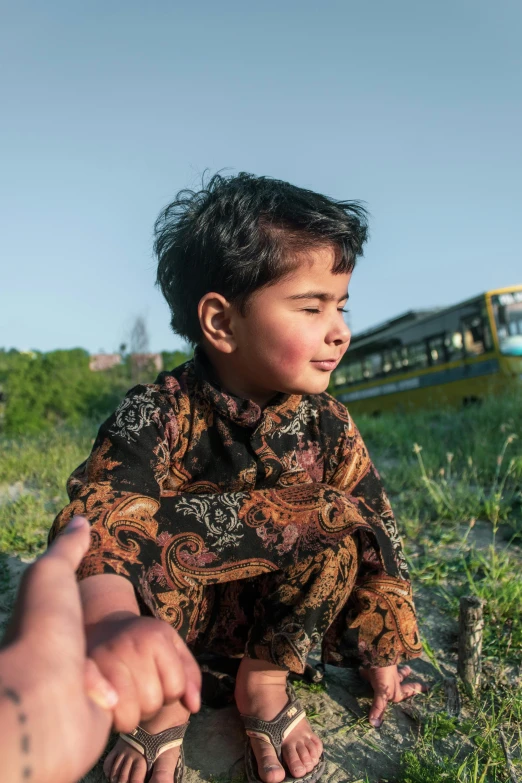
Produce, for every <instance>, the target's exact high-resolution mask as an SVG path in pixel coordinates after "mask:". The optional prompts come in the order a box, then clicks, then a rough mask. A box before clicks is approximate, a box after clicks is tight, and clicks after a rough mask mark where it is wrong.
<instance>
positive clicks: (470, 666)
mask: <svg viewBox="0 0 522 783" xmlns="http://www.w3.org/2000/svg"><path fill="white" fill-rule="evenodd" d="M483 609H484V601H483V600H482V599H481V598H478V597H477V596H476V595H471V596H464V597H463V598H461V599H460V614H459V662H458V673H459V675H460V677H461V678H462V682H463V683H464V687H465V688H466V691H467V692H468V693H469V694H470V695H473V693H474V692H475V690H476V689H477V687H478V684H479V680H480V670H481V653H482V632H483V630H484V619H483Z"/></svg>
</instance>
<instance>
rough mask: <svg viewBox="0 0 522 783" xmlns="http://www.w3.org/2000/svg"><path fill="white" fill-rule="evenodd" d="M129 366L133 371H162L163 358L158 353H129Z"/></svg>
mask: <svg viewBox="0 0 522 783" xmlns="http://www.w3.org/2000/svg"><path fill="white" fill-rule="evenodd" d="M130 360H131V365H132V368H133V370H152V369H154V370H156V371H157V372H161V370H162V369H163V358H162V356H161V354H160V353H131V357H130Z"/></svg>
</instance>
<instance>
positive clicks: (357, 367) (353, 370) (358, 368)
mask: <svg viewBox="0 0 522 783" xmlns="http://www.w3.org/2000/svg"><path fill="white" fill-rule="evenodd" d="M346 375H347V383H359V382H360V381H362V379H363V368H362V364H361V362H353V364H349V365H348V367H347V368H346Z"/></svg>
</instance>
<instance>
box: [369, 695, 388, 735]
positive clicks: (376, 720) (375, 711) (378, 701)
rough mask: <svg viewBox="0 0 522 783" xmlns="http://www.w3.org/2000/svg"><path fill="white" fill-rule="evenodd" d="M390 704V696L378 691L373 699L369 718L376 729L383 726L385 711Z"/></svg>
mask: <svg viewBox="0 0 522 783" xmlns="http://www.w3.org/2000/svg"><path fill="white" fill-rule="evenodd" d="M387 706H388V697H387V696H385V695H384V694H382V693H377V694H376V695H375V697H374V699H373V704H372V706H371V707H370V712H369V715H368V720H369V721H370V723H371V724H372V726H374V727H375V728H376V729H378V728H379V726H381V724H382V721H383V716H384V712H385V710H386V707H387Z"/></svg>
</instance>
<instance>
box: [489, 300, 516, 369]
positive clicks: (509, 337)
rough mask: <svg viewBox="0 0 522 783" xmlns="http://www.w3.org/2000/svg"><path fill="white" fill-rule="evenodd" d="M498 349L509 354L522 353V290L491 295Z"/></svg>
mask: <svg viewBox="0 0 522 783" xmlns="http://www.w3.org/2000/svg"><path fill="white" fill-rule="evenodd" d="M491 302H492V305H493V313H494V315H495V321H496V324H497V334H498V341H499V343H500V351H501V353H503V354H508V355H511V356H521V355H522V291H513V292H509V293H505V294H499V296H494V297H492V300H491Z"/></svg>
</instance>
